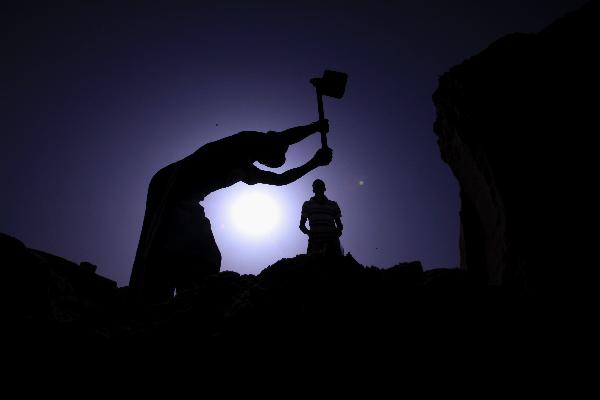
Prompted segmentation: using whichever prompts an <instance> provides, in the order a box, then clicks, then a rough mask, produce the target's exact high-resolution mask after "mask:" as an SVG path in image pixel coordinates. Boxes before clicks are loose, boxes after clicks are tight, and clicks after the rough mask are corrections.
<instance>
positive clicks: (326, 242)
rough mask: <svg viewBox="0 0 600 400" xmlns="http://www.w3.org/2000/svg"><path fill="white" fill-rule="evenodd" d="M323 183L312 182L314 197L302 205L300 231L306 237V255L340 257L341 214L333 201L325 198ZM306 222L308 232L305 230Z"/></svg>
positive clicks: (342, 227)
mask: <svg viewBox="0 0 600 400" xmlns="http://www.w3.org/2000/svg"><path fill="white" fill-rule="evenodd" d="M325 190H326V189H325V182H323V181H322V180H320V179H317V180H315V181H314V182H313V192H314V193H315V195H314V196H313V197H311V198H310V200H308V201H305V202H304V204H303V205H302V215H301V217H300V230H301V231H302V232H304V233H305V234H307V235H308V249H307V250H306V253H307V254H333V255H342V249H341V246H340V239H339V238H340V236H342V230H343V229H344V226H343V225H342V212H341V210H340V207H339V206H338V204H337V203H336V202H335V201H332V200H329V199H328V198H327V196H325ZM306 220H308V222H309V225H310V230H308V229H307V228H306Z"/></svg>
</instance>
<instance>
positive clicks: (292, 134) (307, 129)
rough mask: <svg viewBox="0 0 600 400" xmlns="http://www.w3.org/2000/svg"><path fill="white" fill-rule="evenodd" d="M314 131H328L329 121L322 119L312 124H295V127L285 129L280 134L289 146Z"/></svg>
mask: <svg viewBox="0 0 600 400" xmlns="http://www.w3.org/2000/svg"><path fill="white" fill-rule="evenodd" d="M316 132H323V133H327V132H329V121H328V120H326V119H323V120H319V121H316V122H313V123H312V124H308V125H301V126H296V127H295V128H290V129H286V130H285V131H283V132H281V133H280V135H281V137H282V138H283V142H284V143H285V144H287V145H288V146H289V145H292V144H296V143H298V142H300V141H302V140H304V139H306V138H307V137H308V136H310V135H312V134H313V133H316Z"/></svg>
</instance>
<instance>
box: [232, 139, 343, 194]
mask: <svg viewBox="0 0 600 400" xmlns="http://www.w3.org/2000/svg"><path fill="white" fill-rule="evenodd" d="M332 158H333V151H332V150H331V149H329V148H327V149H319V150H317V152H316V153H315V155H314V157H313V158H312V159H310V161H308V162H307V163H306V164H304V165H301V166H300V167H297V168H292V169H289V170H287V171H285V172H284V173H282V174H277V173H275V172H270V171H263V170H262V169H259V168H256V167H254V166H252V168H250V169H249V170H248V171H247V172H246V176H245V177H244V178H243V179H242V181H243V182H244V183H247V184H248V185H254V184H256V183H263V184H266V185H276V186H283V185H287V184H290V183H292V182H295V181H297V180H298V179H300V178H302V177H303V176H304V175H306V174H307V173H309V172H310V171H312V170H313V169H315V168H317V167H321V166H325V165H328V164H329V163H330V162H331V159H332Z"/></svg>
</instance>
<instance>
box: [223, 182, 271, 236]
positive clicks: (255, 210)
mask: <svg viewBox="0 0 600 400" xmlns="http://www.w3.org/2000/svg"><path fill="white" fill-rule="evenodd" d="M280 217H281V213H280V209H279V205H278V204H277V202H276V201H275V200H273V198H271V197H270V196H269V195H268V194H266V193H263V192H259V191H252V192H247V193H243V194H241V195H240V196H239V197H238V198H237V199H235V201H234V202H233V203H232V206H231V220H232V224H233V226H235V228H236V229H237V230H238V231H239V232H240V233H242V234H244V235H245V236H250V237H258V236H264V235H266V234H268V233H270V232H272V231H273V230H274V229H275V228H276V227H277V224H278V223H279V220H280Z"/></svg>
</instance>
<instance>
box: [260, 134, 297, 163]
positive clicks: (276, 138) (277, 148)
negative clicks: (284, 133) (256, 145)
mask: <svg viewBox="0 0 600 400" xmlns="http://www.w3.org/2000/svg"><path fill="white" fill-rule="evenodd" d="M288 147H289V146H288V145H287V143H285V142H284V140H283V137H281V135H280V134H278V133H277V132H267V134H266V140H265V141H264V144H263V146H262V147H261V148H260V150H259V153H258V157H257V160H256V161H258V162H259V163H261V164H262V165H265V166H267V167H269V168H279V167H281V166H282V165H283V164H285V154H286V153H287V151H288Z"/></svg>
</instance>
